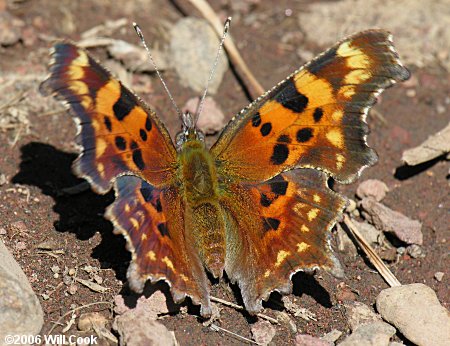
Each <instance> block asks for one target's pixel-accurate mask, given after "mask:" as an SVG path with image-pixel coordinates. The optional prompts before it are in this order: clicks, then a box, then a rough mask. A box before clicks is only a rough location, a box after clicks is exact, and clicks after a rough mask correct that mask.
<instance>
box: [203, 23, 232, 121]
mask: <svg viewBox="0 0 450 346" xmlns="http://www.w3.org/2000/svg"><path fill="white" fill-rule="evenodd" d="M230 23H231V17H228V18H227V20H226V21H225V24H224V26H223V34H222V39H221V40H220V44H219V49H217V54H216V59H215V60H214V64H213V66H212V68H211V72H210V74H209V78H208V82H207V83H206V88H205V92H204V93H203V96H202V99H201V100H200V104H199V106H198V110H197V114H196V115H195V121H194V124H197V120H198V118H199V117H200V114H201V112H202V109H203V104H204V103H205V98H206V94H207V93H208V87H209V84H210V83H211V80H212V79H213V77H214V73H215V72H216V67H217V64H218V63H219V56H220V52H221V51H222V47H223V44H224V42H225V39H226V37H227V35H228V30H229V29H230Z"/></svg>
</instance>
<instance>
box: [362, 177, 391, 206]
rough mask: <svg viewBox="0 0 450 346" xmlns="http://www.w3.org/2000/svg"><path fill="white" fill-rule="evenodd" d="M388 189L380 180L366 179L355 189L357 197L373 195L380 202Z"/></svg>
mask: <svg viewBox="0 0 450 346" xmlns="http://www.w3.org/2000/svg"><path fill="white" fill-rule="evenodd" d="M388 191H389V188H388V187H387V185H386V184H385V183H384V182H382V181H381V180H377V179H368V180H365V181H363V182H362V183H361V184H359V186H358V188H357V189H356V195H357V196H358V197H359V199H363V198H365V197H373V198H374V199H375V200H376V201H377V202H380V201H381V200H382V199H383V198H384V197H385V196H386V192H388Z"/></svg>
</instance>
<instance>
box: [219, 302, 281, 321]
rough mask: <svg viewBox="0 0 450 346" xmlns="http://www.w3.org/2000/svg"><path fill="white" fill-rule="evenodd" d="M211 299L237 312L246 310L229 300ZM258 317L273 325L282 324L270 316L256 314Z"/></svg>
mask: <svg viewBox="0 0 450 346" xmlns="http://www.w3.org/2000/svg"><path fill="white" fill-rule="evenodd" d="M210 299H211V301H213V302H216V303H220V304H223V305H226V306H229V307H231V308H234V309H236V310H244V307H243V306H240V305H237V304H234V303H232V302H229V301H227V300H223V299H220V298H216V297H210ZM256 316H258V317H260V318H262V319H265V320H267V321H269V322H271V323H273V324H280V322H278V320H277V319H275V318H272V317H270V316H267V315H264V314H261V313H259V314H256Z"/></svg>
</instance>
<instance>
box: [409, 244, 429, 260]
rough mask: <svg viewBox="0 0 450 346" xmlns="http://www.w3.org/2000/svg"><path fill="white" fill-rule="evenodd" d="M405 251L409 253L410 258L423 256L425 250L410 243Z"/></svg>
mask: <svg viewBox="0 0 450 346" xmlns="http://www.w3.org/2000/svg"><path fill="white" fill-rule="evenodd" d="M406 252H407V253H408V255H410V256H411V257H412V258H424V257H425V252H424V251H423V249H422V247H421V246H419V245H416V244H412V245H410V246H408V247H407V248H406Z"/></svg>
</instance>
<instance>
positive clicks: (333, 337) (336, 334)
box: [321, 329, 342, 343]
mask: <svg viewBox="0 0 450 346" xmlns="http://www.w3.org/2000/svg"><path fill="white" fill-rule="evenodd" d="M341 336H342V332H341V331H340V330H337V329H333V330H332V331H331V332H328V333H326V334H325V335H323V336H322V337H321V339H322V340H325V341H328V342H331V343H335V342H336V341H337V340H338V339H339V338H340V337H341Z"/></svg>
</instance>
